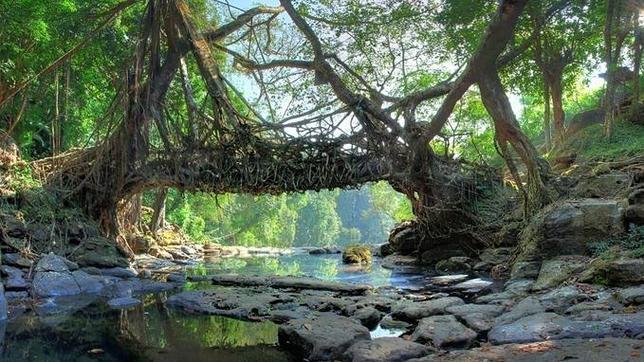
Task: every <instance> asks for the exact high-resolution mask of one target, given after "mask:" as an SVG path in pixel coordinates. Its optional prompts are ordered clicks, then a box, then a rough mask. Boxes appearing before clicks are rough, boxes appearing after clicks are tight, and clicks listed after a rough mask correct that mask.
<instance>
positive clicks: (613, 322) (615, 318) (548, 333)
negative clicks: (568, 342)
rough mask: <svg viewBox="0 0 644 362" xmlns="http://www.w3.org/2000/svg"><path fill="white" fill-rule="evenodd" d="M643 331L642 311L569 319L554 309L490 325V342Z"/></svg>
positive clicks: (502, 342)
mask: <svg viewBox="0 0 644 362" xmlns="http://www.w3.org/2000/svg"><path fill="white" fill-rule="evenodd" d="M642 333H644V313H643V312H639V313H634V314H610V313H603V314H601V315H599V317H597V316H594V317H593V318H592V319H591V320H579V319H575V320H573V319H569V318H566V317H563V316H560V315H558V314H555V313H538V314H533V315H530V316H527V317H524V318H522V319H519V320H517V321H516V322H513V323H510V324H505V325H501V326H496V327H494V328H493V329H492V330H491V331H490V333H489V334H488V339H489V341H490V342H491V343H492V344H505V343H529V342H537V341H543V340H556V339H566V338H605V337H629V338H634V337H636V336H638V335H640V334H642Z"/></svg>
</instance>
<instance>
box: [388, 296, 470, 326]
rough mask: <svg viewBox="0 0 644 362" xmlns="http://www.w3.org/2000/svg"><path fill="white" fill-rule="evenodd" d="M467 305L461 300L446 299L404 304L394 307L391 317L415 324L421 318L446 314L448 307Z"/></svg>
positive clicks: (456, 298)
mask: <svg viewBox="0 0 644 362" xmlns="http://www.w3.org/2000/svg"><path fill="white" fill-rule="evenodd" d="M461 304H465V303H464V302H463V300H462V299H461V298H458V297H445V298H438V299H433V300H427V301H423V302H402V303H400V304H398V305H396V306H394V307H393V309H392V313H391V315H392V316H393V317H394V318H395V319H400V320H403V321H409V322H415V321H417V320H419V319H421V318H425V317H429V316H433V315H437V314H445V310H446V309H447V307H451V306H455V305H461Z"/></svg>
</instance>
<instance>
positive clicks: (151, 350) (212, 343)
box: [0, 255, 429, 362]
mask: <svg viewBox="0 0 644 362" xmlns="http://www.w3.org/2000/svg"><path fill="white" fill-rule="evenodd" d="M185 271H186V273H188V274H200V275H206V274H215V273H239V274H249V275H250V274H260V275H261V274H264V275H276V274H277V275H310V276H316V277H319V278H323V279H327V280H339V281H345V282H353V283H366V284H370V285H373V286H376V287H380V286H393V287H397V288H404V289H411V290H415V289H419V288H421V287H423V286H426V285H427V284H428V280H427V279H428V278H429V275H428V274H425V273H424V272H423V271H421V270H418V271H415V272H412V273H406V274H400V273H395V272H392V271H391V270H388V269H385V268H383V267H382V266H381V263H380V260H379V259H376V260H374V264H373V265H371V266H370V267H352V266H346V265H344V264H342V263H341V261H340V257H339V256H338V255H321V256H310V255H291V256H281V257H256V258H249V259H234V258H229V259H221V260H218V261H216V262H210V263H199V264H196V265H191V266H186V267H185ZM196 287H199V288H203V287H204V284H203V283H201V284H200V285H198V286H197V285H192V284H190V283H188V284H187V285H186V287H185V288H186V289H191V288H196ZM205 287H208V286H205ZM167 297H168V295H167V294H166V293H161V294H152V295H146V296H143V298H142V300H143V302H144V303H143V304H142V305H140V306H138V307H136V308H133V309H130V310H111V309H109V308H107V306H106V305H105V302H104V301H103V300H99V299H95V298H79V297H73V298H70V299H61V298H58V299H56V306H57V307H55V308H49V307H47V306H43V307H36V308H34V310H33V311H27V312H24V313H22V314H21V315H19V316H17V317H14V318H12V320H10V321H9V323H8V324H6V325H5V326H4V328H2V327H0V336H1V335H4V339H3V340H4V342H3V344H2V352H1V354H0V355H1V356H2V360H3V361H181V360H186V362H188V361H290V360H294V359H293V358H292V357H291V356H290V355H289V354H288V353H286V352H284V351H281V350H280V349H279V348H278V347H277V345H276V344H277V325H275V324H273V323H271V322H261V323H253V322H243V321H238V320H234V319H230V318H226V317H217V316H195V315H187V314H184V313H182V312H179V311H177V310H173V309H168V308H166V306H165V300H166V299H167ZM18 314H20V313H18ZM2 329H4V330H2ZM399 333H400V331H391V330H383V329H380V328H379V329H377V330H376V331H374V332H373V336H374V337H380V336H387V335H397V334H399Z"/></svg>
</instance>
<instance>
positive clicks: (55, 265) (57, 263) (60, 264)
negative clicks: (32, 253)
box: [35, 253, 78, 272]
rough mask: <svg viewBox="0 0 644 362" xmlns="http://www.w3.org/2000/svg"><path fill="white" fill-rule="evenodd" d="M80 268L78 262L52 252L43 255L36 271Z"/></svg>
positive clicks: (61, 270)
mask: <svg viewBox="0 0 644 362" xmlns="http://www.w3.org/2000/svg"><path fill="white" fill-rule="evenodd" d="M76 269H78V264H76V263H74V262H71V261H69V260H67V259H65V258H63V257H62V256H58V255H56V254H53V253H50V254H47V255H45V256H43V257H42V258H41V259H40V260H39V261H38V264H36V269H35V271H36V272H66V271H70V270H76Z"/></svg>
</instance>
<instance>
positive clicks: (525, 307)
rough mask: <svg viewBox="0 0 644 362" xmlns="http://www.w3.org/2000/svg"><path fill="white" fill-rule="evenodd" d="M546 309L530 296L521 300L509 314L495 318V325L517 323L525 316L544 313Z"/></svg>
mask: <svg viewBox="0 0 644 362" xmlns="http://www.w3.org/2000/svg"><path fill="white" fill-rule="evenodd" d="M545 310H546V308H545V307H544V306H543V305H542V304H541V302H540V301H539V299H537V298H536V297H533V296H530V297H527V298H525V299H523V300H522V301H521V302H519V304H517V305H516V306H514V307H513V308H512V309H511V310H510V311H509V312H507V313H505V314H502V315H500V316H498V317H497V318H496V321H495V324H496V325H503V324H508V323H512V322H514V321H517V320H519V319H521V318H524V317H525V316H529V315H532V314H537V313H542V312H545Z"/></svg>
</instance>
